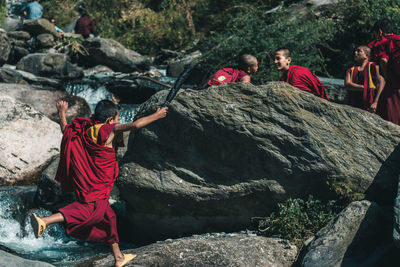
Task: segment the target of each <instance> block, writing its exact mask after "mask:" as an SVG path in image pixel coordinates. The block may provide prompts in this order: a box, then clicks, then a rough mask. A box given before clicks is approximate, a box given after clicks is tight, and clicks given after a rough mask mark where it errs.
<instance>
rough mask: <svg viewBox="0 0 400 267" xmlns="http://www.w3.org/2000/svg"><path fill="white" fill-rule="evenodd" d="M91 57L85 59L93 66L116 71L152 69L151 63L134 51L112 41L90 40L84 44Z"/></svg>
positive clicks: (103, 39) (97, 38) (102, 39)
mask: <svg viewBox="0 0 400 267" xmlns="http://www.w3.org/2000/svg"><path fill="white" fill-rule="evenodd" d="M84 46H85V47H86V49H87V50H88V51H89V55H88V56H87V57H86V58H85V59H84V60H85V61H87V63H89V65H91V66H95V65H105V66H108V67H110V68H112V69H113V70H114V71H120V72H133V71H146V70H149V69H150V62H149V61H148V60H147V59H146V58H145V57H143V56H142V55H140V54H139V53H136V52H135V51H133V50H129V49H127V48H125V47H124V46H123V45H121V44H120V43H118V42H117V41H115V40H112V39H105V38H100V37H96V38H89V39H86V40H85V42H84Z"/></svg>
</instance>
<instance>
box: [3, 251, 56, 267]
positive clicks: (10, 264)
mask: <svg viewBox="0 0 400 267" xmlns="http://www.w3.org/2000/svg"><path fill="white" fill-rule="evenodd" d="M0 266H7V267H21V266H30V267H52V266H53V267H54V265H52V264H50V263H46V262H41V261H33V260H27V259H24V258H21V257H18V256H15V255H13V254H10V253H7V252H5V251H2V250H0Z"/></svg>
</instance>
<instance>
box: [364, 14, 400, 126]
mask: <svg viewBox="0 0 400 267" xmlns="http://www.w3.org/2000/svg"><path fill="white" fill-rule="evenodd" d="M374 34H375V36H376V39H375V40H374V41H372V42H371V43H369V44H368V46H369V47H370V48H371V58H372V59H373V60H374V61H375V62H376V64H377V65H379V66H380V70H381V73H382V74H383V76H384V78H385V82H386V84H385V88H384V90H383V92H382V96H381V97H380V101H379V105H378V109H377V114H379V115H380V116H381V117H382V118H383V119H385V120H388V121H391V122H393V123H395V124H397V125H400V35H395V34H393V26H392V23H391V22H390V20H388V19H381V20H379V21H377V22H376V23H375V25H374Z"/></svg>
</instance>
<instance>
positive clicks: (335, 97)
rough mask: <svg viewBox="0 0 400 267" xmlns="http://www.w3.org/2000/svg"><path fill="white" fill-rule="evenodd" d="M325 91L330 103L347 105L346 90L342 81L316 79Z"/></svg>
mask: <svg viewBox="0 0 400 267" xmlns="http://www.w3.org/2000/svg"><path fill="white" fill-rule="evenodd" d="M318 78H319V79H320V81H321V82H322V84H323V85H324V87H325V89H326V93H327V94H328V96H329V98H330V99H331V101H332V102H335V103H340V104H347V99H346V94H347V90H346V88H345V87H344V80H342V79H331V78H325V77H318Z"/></svg>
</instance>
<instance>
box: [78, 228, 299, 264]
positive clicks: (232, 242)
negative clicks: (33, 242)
mask: <svg viewBox="0 0 400 267" xmlns="http://www.w3.org/2000/svg"><path fill="white" fill-rule="evenodd" d="M123 253H133V254H136V255H137V257H136V258H135V259H134V260H133V261H132V262H131V263H129V264H127V266H182V267H183V266H220V267H224V266H226V267H228V266H229V267H233V266H235V267H239V266H243V267H248V266H269V267H284V266H287V267H289V266H292V264H293V262H294V261H295V259H296V256H297V247H296V246H295V245H293V244H292V243H290V242H288V241H286V240H282V239H278V238H266V237H259V236H248V235H245V234H234V235H225V234H222V235H219V234H214V235H208V236H194V237H190V238H181V239H176V240H166V241H164V242H157V243H155V244H151V245H148V246H145V247H140V248H137V249H133V250H127V251H123ZM113 262H114V259H113V257H112V256H108V257H106V258H103V259H100V260H93V261H86V262H85V263H84V264H83V265H81V266H92V267H103V266H104V267H105V266H111V265H112V264H113Z"/></svg>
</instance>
